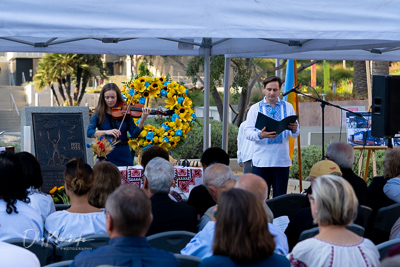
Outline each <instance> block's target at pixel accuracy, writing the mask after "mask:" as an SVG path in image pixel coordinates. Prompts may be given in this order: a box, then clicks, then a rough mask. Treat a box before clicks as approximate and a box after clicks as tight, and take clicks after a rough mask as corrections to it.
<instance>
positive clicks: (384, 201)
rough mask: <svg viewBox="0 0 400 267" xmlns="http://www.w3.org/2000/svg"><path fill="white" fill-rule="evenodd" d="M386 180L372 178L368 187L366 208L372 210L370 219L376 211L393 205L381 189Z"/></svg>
mask: <svg viewBox="0 0 400 267" xmlns="http://www.w3.org/2000/svg"><path fill="white" fill-rule="evenodd" d="M387 181H388V180H387V179H385V177H384V176H377V177H374V178H373V179H372V181H371V183H370V184H369V185H368V191H367V192H368V205H367V206H368V207H370V208H371V209H372V210H373V213H372V217H375V215H376V214H377V212H378V210H379V209H380V208H383V207H387V206H390V205H392V204H395V203H396V202H394V201H393V200H391V199H390V198H388V197H387V196H386V195H385V193H384V192H383V187H384V186H385V184H386V182H387Z"/></svg>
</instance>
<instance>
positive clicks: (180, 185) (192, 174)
mask: <svg viewBox="0 0 400 267" xmlns="http://www.w3.org/2000/svg"><path fill="white" fill-rule="evenodd" d="M118 169H119V171H120V172H121V183H122V184H133V185H136V186H137V187H139V188H141V187H143V181H144V177H143V174H144V171H143V167H142V166H141V165H136V166H124V167H118ZM202 183H203V168H198V167H183V166H174V181H173V183H172V186H171V190H173V191H176V192H177V193H179V194H180V195H181V196H182V198H184V199H187V198H188V197H189V194H190V191H191V190H192V189H193V187H195V186H198V185H200V184H202Z"/></svg>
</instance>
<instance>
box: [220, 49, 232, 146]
mask: <svg viewBox="0 0 400 267" xmlns="http://www.w3.org/2000/svg"><path fill="white" fill-rule="evenodd" d="M230 64H231V59H230V58H227V57H225V68H224V105H223V109H224V113H223V120H222V149H223V150H225V152H226V153H228V132H229V118H228V114H229V85H230V84H229V75H230V73H229V69H230Z"/></svg>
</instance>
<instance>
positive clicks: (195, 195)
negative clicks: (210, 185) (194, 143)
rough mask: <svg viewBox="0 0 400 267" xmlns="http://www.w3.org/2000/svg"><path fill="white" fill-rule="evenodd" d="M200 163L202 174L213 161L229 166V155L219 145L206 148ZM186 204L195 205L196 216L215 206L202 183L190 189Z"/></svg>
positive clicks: (199, 216)
mask: <svg viewBox="0 0 400 267" xmlns="http://www.w3.org/2000/svg"><path fill="white" fill-rule="evenodd" d="M200 162H201V165H202V166H203V176H204V171H205V170H206V168H207V167H208V166H210V165H211V164H214V163H221V164H225V165H226V166H229V155H228V154H227V153H226V152H225V150H223V149H222V148H219V147H210V148H207V149H206V150H205V151H204V152H203V155H202V156H201V159H200ZM203 184H204V182H203ZM188 204H189V205H191V206H193V207H195V208H196V211H197V215H198V218H199V219H200V218H201V216H203V215H204V213H205V212H206V211H207V209H209V208H210V207H212V206H215V204H216V202H215V200H214V199H213V198H212V197H211V195H210V193H209V192H208V190H207V189H206V187H205V186H204V185H199V186H196V187H195V188H193V189H192V191H191V192H190V195H189V199H188Z"/></svg>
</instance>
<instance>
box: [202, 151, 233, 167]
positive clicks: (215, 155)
mask: <svg viewBox="0 0 400 267" xmlns="http://www.w3.org/2000/svg"><path fill="white" fill-rule="evenodd" d="M200 162H201V164H202V165H206V166H207V167H208V166H210V165H211V164H214V163H221V164H224V165H226V166H229V155H228V154H227V153H226V152H225V150H223V149H222V148H220V147H210V148H207V149H206V150H205V151H204V152H203V155H202V156H201V159H200Z"/></svg>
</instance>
